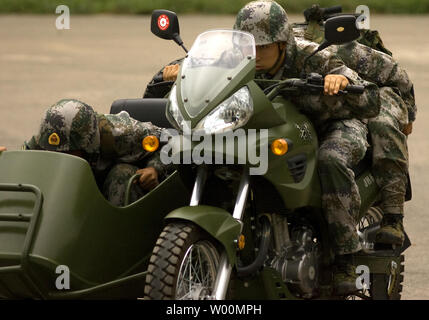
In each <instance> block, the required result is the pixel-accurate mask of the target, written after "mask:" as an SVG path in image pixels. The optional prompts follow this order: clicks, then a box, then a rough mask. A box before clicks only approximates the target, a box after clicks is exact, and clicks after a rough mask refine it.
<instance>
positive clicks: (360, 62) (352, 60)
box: [293, 27, 417, 122]
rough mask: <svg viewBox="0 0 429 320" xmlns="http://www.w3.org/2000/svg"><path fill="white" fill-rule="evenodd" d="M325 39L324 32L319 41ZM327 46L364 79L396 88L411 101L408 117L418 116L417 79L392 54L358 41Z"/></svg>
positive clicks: (297, 31) (298, 33) (301, 33)
mask: <svg viewBox="0 0 429 320" xmlns="http://www.w3.org/2000/svg"><path fill="white" fill-rule="evenodd" d="M293 32H294V35H295V38H296V39H305V38H307V37H308V35H307V33H306V29H305V28H302V27H296V28H293ZM310 33H311V32H310ZM314 33H316V32H314ZM322 33H323V32H322ZM321 40H323V36H319V37H316V39H315V41H316V42H318V43H319V42H320V41H321ZM325 50H330V51H332V52H333V53H334V54H336V55H337V56H338V57H339V58H340V59H341V60H342V61H343V62H344V64H345V65H346V66H347V67H349V68H350V69H353V70H354V71H356V72H357V73H358V74H359V76H360V77H362V78H363V79H365V80H367V81H370V82H373V83H375V84H377V85H378V86H379V87H392V88H394V89H395V90H396V91H397V92H398V94H399V95H400V96H401V97H402V99H403V100H404V102H405V103H406V105H407V109H408V121H409V122H413V121H414V120H415V119H416V114H417V106H416V103H415V97H414V86H413V83H412V82H411V80H410V78H409V77H408V74H407V73H406V71H405V70H404V69H402V68H401V67H400V66H399V64H398V63H397V62H396V61H395V60H394V59H393V58H392V57H391V56H390V55H388V54H386V53H383V52H381V51H379V50H376V49H373V48H370V47H369V46H366V45H364V44H361V43H359V42H358V41H353V42H350V43H347V44H344V45H340V46H331V47H329V48H328V49H325Z"/></svg>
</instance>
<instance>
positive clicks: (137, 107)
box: [110, 98, 172, 128]
mask: <svg viewBox="0 0 429 320" xmlns="http://www.w3.org/2000/svg"><path fill="white" fill-rule="evenodd" d="M166 106H167V99H142V98H139V99H119V100H115V101H113V103H112V106H111V107H110V114H117V113H119V112H121V111H126V112H128V114H129V115H130V117H131V118H134V119H136V120H138V121H141V122H152V124H154V125H156V126H158V127H161V128H171V127H172V126H171V124H170V122H169V121H168V120H167V117H166V115H165V108H166Z"/></svg>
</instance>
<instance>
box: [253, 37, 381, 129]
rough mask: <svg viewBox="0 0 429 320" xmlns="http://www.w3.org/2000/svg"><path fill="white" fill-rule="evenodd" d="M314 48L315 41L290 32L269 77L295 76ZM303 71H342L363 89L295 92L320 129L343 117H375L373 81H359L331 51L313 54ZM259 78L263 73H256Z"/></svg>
mask: <svg viewBox="0 0 429 320" xmlns="http://www.w3.org/2000/svg"><path fill="white" fill-rule="evenodd" d="M316 48H317V44H316V43H314V42H310V41H307V40H305V39H301V38H297V39H295V37H294V36H293V33H292V32H290V37H289V39H288V41H287V43H286V56H285V63H284V65H283V66H282V67H281V68H280V70H279V71H278V72H277V73H276V74H275V75H274V76H273V77H269V78H271V79H287V78H299V77H300V76H301V71H302V69H303V68H304V59H305V58H306V57H307V56H308V55H309V54H310V53H312V52H313V51H314V50H315V49H316ZM304 71H305V72H306V73H311V72H316V73H319V74H321V75H322V76H326V75H328V74H342V75H344V76H345V77H346V78H347V79H348V80H349V82H350V84H353V85H363V86H365V87H366V90H365V92H364V93H363V94H360V95H358V94H347V95H336V96H325V95H323V93H322V94H305V95H297V96H294V97H292V98H291V100H292V101H293V102H294V103H296V104H297V105H298V107H299V108H300V110H301V111H302V112H303V113H305V114H306V115H307V116H308V117H309V118H310V119H311V120H312V121H313V123H314V124H315V125H316V127H318V129H319V130H322V131H323V128H324V127H325V126H326V125H327V124H329V122H332V121H335V120H343V119H353V118H356V119H360V120H365V119H368V118H372V117H375V116H376V115H378V113H379V111H380V106H379V94H378V87H377V85H375V84H374V83H371V82H368V81H365V80H363V79H362V78H361V77H359V75H358V74H357V73H356V72H355V71H353V70H351V69H350V68H348V67H347V66H345V65H344V63H343V62H342V61H341V59H339V58H338V57H337V56H336V55H335V54H334V53H333V52H332V51H330V50H328V49H325V50H322V51H321V52H319V53H317V54H316V55H314V56H313V57H312V58H310V60H309V61H308V63H307V65H306V67H305V70H304ZM257 77H259V78H264V77H265V78H266V75H263V74H262V75H261V74H258V75H257Z"/></svg>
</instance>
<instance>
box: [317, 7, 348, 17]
mask: <svg viewBox="0 0 429 320" xmlns="http://www.w3.org/2000/svg"><path fill="white" fill-rule="evenodd" d="M322 10H323V15H324V16H327V15H331V14H335V13H341V12H343V8H342V7H341V6H333V7H329V8H323V9H322Z"/></svg>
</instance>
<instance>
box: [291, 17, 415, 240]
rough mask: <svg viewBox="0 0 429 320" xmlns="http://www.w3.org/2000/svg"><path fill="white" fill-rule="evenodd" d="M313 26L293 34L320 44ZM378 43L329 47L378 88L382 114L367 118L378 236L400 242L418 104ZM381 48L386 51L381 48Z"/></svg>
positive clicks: (410, 86)
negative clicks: (378, 199) (379, 219)
mask: <svg viewBox="0 0 429 320" xmlns="http://www.w3.org/2000/svg"><path fill="white" fill-rule="evenodd" d="M313 23H314V22H313ZM312 30H313V31H312ZM314 30H318V29H317V28H316V29H315V28H312V29H311V30H308V28H307V29H306V30H304V28H294V34H295V36H296V37H300V38H301V39H302V38H305V39H309V40H314V41H316V42H321V39H320V36H319V34H320V32H316V31H314ZM368 32H369V30H368ZM322 33H323V30H322ZM367 44H369V43H367ZM377 44H379V45H380V43H377ZM381 46H382V48H381V49H380V48H379V46H376V48H377V50H375V49H373V48H370V47H369V46H367V45H363V44H361V43H359V42H357V41H353V42H350V43H348V44H345V45H341V46H333V47H331V48H330V50H332V51H333V52H334V53H336V54H337V55H338V56H339V57H340V58H341V59H342V60H343V61H344V63H345V64H346V65H347V66H348V67H349V68H351V69H353V70H356V71H357V72H358V74H359V75H360V76H361V77H362V78H363V79H365V80H368V81H371V82H374V83H376V84H377V85H378V86H379V87H382V89H381V90H380V103H381V106H380V114H379V115H378V116H377V117H375V118H372V119H370V120H369V122H368V129H369V133H370V135H371V141H372V146H373V167H372V172H373V175H374V177H375V179H376V182H377V184H378V185H379V186H380V188H381V203H380V209H381V211H382V212H383V221H382V228H381V229H380V230H379V231H378V233H377V236H376V240H377V242H379V243H388V244H398V245H401V244H402V243H403V241H404V238H405V235H404V228H403V224H402V220H403V214H404V202H405V193H406V186H407V183H408V179H407V173H408V149H407V135H408V134H409V133H411V130H412V123H413V121H414V120H415V117H416V112H417V108H416V104H415V99H414V89H413V84H412V82H411V81H410V79H409V77H408V75H407V73H406V72H405V70H403V69H402V68H401V67H400V66H399V65H398V63H397V62H396V61H395V60H394V59H393V58H392V57H391V56H390V55H389V54H387V53H389V52H390V51H388V50H387V49H385V48H384V46H383V45H382V43H381ZM383 48H384V49H383ZM382 49H383V51H385V52H386V53H383V52H381V51H380V50H382Z"/></svg>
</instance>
